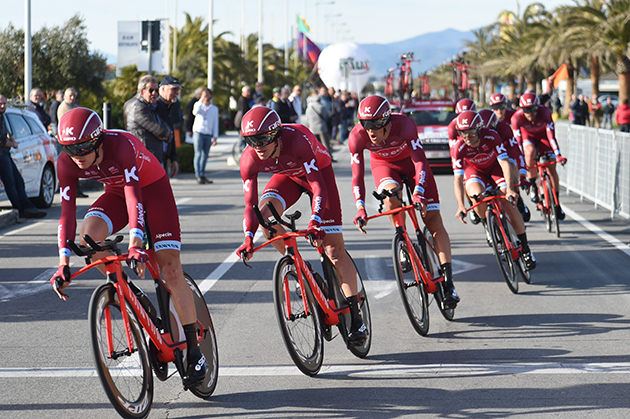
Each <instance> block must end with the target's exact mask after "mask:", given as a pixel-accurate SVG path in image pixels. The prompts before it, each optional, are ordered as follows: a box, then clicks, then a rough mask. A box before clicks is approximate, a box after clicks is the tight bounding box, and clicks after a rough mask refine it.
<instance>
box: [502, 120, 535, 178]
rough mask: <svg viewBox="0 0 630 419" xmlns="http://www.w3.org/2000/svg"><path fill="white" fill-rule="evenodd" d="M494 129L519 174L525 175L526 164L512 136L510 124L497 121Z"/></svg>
mask: <svg viewBox="0 0 630 419" xmlns="http://www.w3.org/2000/svg"><path fill="white" fill-rule="evenodd" d="M494 130H495V131H496V132H497V133H498V134H499V137H501V140H503V144H504V145H505V148H506V149H507V153H508V156H509V157H510V160H511V161H513V162H514V164H515V165H516V167H517V169H518V172H519V174H520V175H522V176H525V175H526V174H527V169H526V168H527V165H526V164H525V158H524V157H523V151H522V150H521V147H520V146H519V144H518V141H517V140H516V138H514V132H513V131H512V128H511V127H510V125H509V124H506V123H505V122H503V121H499V123H498V124H497V126H496V127H495V128H494Z"/></svg>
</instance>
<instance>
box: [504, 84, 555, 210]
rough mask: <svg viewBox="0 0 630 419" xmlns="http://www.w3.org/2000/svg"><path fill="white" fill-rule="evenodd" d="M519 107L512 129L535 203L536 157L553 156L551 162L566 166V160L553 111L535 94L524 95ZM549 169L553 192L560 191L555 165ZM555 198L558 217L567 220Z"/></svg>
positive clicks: (536, 198) (536, 189) (536, 199)
mask: <svg viewBox="0 0 630 419" xmlns="http://www.w3.org/2000/svg"><path fill="white" fill-rule="evenodd" d="M519 104H520V106H521V109H519V110H518V111H516V113H515V114H514V116H512V130H513V131H514V136H515V137H516V139H517V140H518V142H519V144H520V145H521V147H522V149H523V155H524V156H525V163H526V164H527V177H528V181H529V183H530V184H531V193H530V197H531V199H532V201H533V202H538V200H539V198H538V187H537V186H536V177H537V175H538V173H537V171H536V168H535V167H534V166H535V165H536V160H537V156H538V155H541V156H544V155H545V154H546V153H550V158H551V160H556V159H557V160H558V162H560V163H561V164H563V165H564V164H565V163H566V161H567V159H565V158H564V157H562V155H561V154H560V148H559V147H558V142H557V141H556V131H555V126H554V122H553V119H552V117H551V109H549V108H547V107H546V106H544V105H541V104H540V100H539V99H538V96H536V94H535V93H525V94H523V96H521V100H520V102H519ZM547 169H548V170H549V173H550V175H551V182H552V184H553V187H554V189H555V190H556V191H560V179H559V178H558V171H557V169H556V165H550V166H548V167H547ZM556 193H558V192H556ZM556 198H557V202H558V206H557V207H556V216H557V217H558V219H559V220H564V217H565V214H564V211H562V208H561V207H560V199H559V198H560V197H559V196H557V197H556Z"/></svg>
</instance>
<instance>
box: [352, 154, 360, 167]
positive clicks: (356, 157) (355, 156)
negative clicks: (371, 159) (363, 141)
mask: <svg viewBox="0 0 630 419" xmlns="http://www.w3.org/2000/svg"><path fill="white" fill-rule="evenodd" d="M359 163H360V162H359V153H352V155H351V156H350V164H359Z"/></svg>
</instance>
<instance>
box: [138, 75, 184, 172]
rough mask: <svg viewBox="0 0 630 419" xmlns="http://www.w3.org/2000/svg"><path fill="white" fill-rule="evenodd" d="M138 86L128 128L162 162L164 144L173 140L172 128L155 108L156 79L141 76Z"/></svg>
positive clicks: (156, 95)
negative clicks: (138, 94)
mask: <svg viewBox="0 0 630 419" xmlns="http://www.w3.org/2000/svg"><path fill="white" fill-rule="evenodd" d="M138 88H139V90H140V97H139V98H138V100H137V101H136V102H135V103H134V104H133V106H132V108H131V110H130V111H129V115H128V119H127V125H128V130H129V132H131V133H132V134H133V135H135V136H136V137H138V138H139V139H140V140H141V141H142V142H143V143H144V145H145V146H146V147H147V149H148V150H149V151H150V152H151V153H152V154H153V155H154V156H155V157H156V158H157V159H158V161H159V162H160V163H162V162H163V161H164V158H165V156H164V150H165V145H166V144H167V143H168V142H172V141H173V130H172V129H171V128H170V127H169V126H168V124H167V123H166V122H164V121H162V120H161V119H160V117H159V116H158V113H157V111H156V109H155V106H156V102H157V99H158V83H157V80H156V79H155V78H154V77H148V78H143V80H142V82H141V83H140V85H139V86H138Z"/></svg>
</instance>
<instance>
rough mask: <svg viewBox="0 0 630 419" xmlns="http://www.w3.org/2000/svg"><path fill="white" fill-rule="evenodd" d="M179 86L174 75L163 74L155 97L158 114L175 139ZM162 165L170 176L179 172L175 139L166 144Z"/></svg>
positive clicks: (179, 112)
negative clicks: (156, 97) (158, 93)
mask: <svg viewBox="0 0 630 419" xmlns="http://www.w3.org/2000/svg"><path fill="white" fill-rule="evenodd" d="M181 87H182V85H181V83H180V82H179V80H177V79H176V78H175V77H173V76H164V78H163V79H162V81H161V82H160V89H159V92H160V96H159V97H158V99H157V107H156V110H157V113H158V116H159V117H160V119H161V120H162V121H164V122H166V124H167V125H168V126H169V128H170V129H171V131H173V135H174V138H176V139H177V141H181V140H180V138H181V131H180V126H181V124H182V108H181V107H180V104H179V89H180V88H181ZM162 165H163V166H164V169H165V170H166V173H168V174H169V175H170V177H173V176H175V175H176V174H177V172H179V163H178V156H177V144H176V141H171V142H170V143H168V144H167V145H166V149H165V150H164V161H163V162H162Z"/></svg>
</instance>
